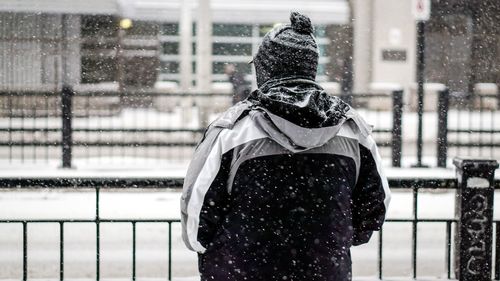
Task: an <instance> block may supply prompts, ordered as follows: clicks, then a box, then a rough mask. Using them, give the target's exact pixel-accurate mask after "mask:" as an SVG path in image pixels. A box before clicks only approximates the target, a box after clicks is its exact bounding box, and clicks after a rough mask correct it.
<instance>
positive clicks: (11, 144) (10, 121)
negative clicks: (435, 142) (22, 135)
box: [8, 92, 13, 163]
mask: <svg viewBox="0 0 500 281" xmlns="http://www.w3.org/2000/svg"><path fill="white" fill-rule="evenodd" d="M12 99H13V96H12V92H10V93H9V103H8V106H9V162H10V163H12V146H13V142H12V114H13V110H12Z"/></svg>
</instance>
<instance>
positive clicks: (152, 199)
mask: <svg viewBox="0 0 500 281" xmlns="http://www.w3.org/2000/svg"><path fill="white" fill-rule="evenodd" d="M179 199H180V192H178V191H158V190H155V191H146V190H134V191H125V192H124V191H120V192H117V191H113V190H108V191H106V190H103V191H102V192H101V196H100V201H101V218H106V219H109V218H115V219H119V218H127V219H134V218H136V219H139V218H148V219H149V218H178V217H179ZM499 200H500V197H499V196H498V194H497V196H496V200H495V218H498V217H499V214H500V213H499V211H500V201H499ZM94 202H95V193H94V192H92V191H79V192H76V191H72V190H57V191H54V190H46V189H44V190H23V191H14V192H12V191H11V192H6V191H2V192H1V193H0V214H2V219H16V218H17V219H20V218H31V219H57V218H65V219H93V218H94V216H95V209H94V207H95V206H94ZM411 206H412V195H411V193H408V192H399V191H398V192H394V194H393V200H392V204H391V207H390V209H389V215H388V217H389V218H411V215H412V209H411ZM453 207H454V193H453V192H429V193H426V192H423V193H422V194H420V197H419V217H420V218H452V217H453V216H454V214H453V210H454V208H453ZM58 231H59V226H58V224H53V223H46V224H29V226H28V264H29V276H30V278H31V277H32V278H49V277H56V276H58V266H59V259H58V258H59V244H58V243H59V234H58V233H59V232H58ZM0 233H1V236H0V249H1V250H0V279H4V278H20V277H21V274H22V267H21V266H22V265H21V264H22V263H21V262H22V227H21V225H20V224H0ZM64 234H65V276H67V277H68V278H92V277H93V276H94V275H95V225H94V224H85V223H73V224H67V225H65V230H64ZM131 239H132V232H131V224H129V223H102V224H101V276H103V277H104V278H106V277H108V278H120V277H121V278H125V277H128V276H130V274H131V272H132V268H131V266H132V241H131ZM167 241H168V229H167V225H166V224H160V223H144V224H138V225H137V275H138V276H140V277H150V278H151V277H158V278H159V277H164V276H166V274H167ZM377 241H378V236H377V235H374V237H373V238H372V241H371V242H370V243H369V244H367V245H364V246H360V247H355V248H353V249H352V255H353V271H354V275H355V276H365V277H369V276H375V275H376V272H377ZM172 251H173V252H172V258H173V274H174V276H176V277H187V276H195V275H196V273H197V267H196V255H195V254H194V253H192V252H189V251H187V250H186V249H185V248H184V246H183V244H182V241H181V237H180V225H179V224H174V225H173V250H172ZM383 260H384V274H385V276H388V277H389V276H410V272H411V224H410V223H387V224H386V225H385V227H384V259H383ZM444 268H445V225H444V224H441V223H422V224H419V226H418V272H419V275H420V276H434V277H440V276H441V277H442V276H443V274H444V272H445V271H444Z"/></svg>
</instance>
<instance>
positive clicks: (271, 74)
mask: <svg viewBox="0 0 500 281" xmlns="http://www.w3.org/2000/svg"><path fill="white" fill-rule="evenodd" d="M291 20H292V25H291V26H290V25H285V26H282V27H278V28H275V29H273V30H272V31H270V33H268V34H267V35H266V37H265V38H264V42H263V43H262V45H261V47H260V48H259V52H258V54H257V55H256V56H255V58H254V64H255V68H256V72H257V83H258V85H259V89H258V90H256V91H254V92H253V93H252V94H251V95H250V97H249V98H248V99H247V100H245V101H243V102H240V103H238V104H237V105H235V106H233V107H232V108H231V109H229V110H228V111H227V112H226V113H224V114H223V115H222V116H221V117H220V118H219V119H218V120H216V121H215V122H214V123H212V124H211V126H210V127H209V128H208V129H207V132H206V133H205V136H204V139H203V140H202V142H201V143H200V145H199V146H198V147H197V150H196V153H195V156H194V158H193V161H192V163H191V165H190V168H189V170H188V174H187V176H186V180H185V183H184V192H183V196H182V202H181V205H182V206H181V208H182V222H183V238H184V241H185V243H186V245H187V247H188V248H190V249H191V250H194V251H197V252H198V253H199V270H200V275H201V278H202V280H216V281H225V280H238V281H239V280H266V281H267V280H335V281H337V280H350V279H351V260H350V253H349V249H350V247H351V246H352V245H358V244H362V243H366V242H367V241H368V240H369V238H370V236H371V234H372V232H373V231H374V230H378V229H379V228H380V227H381V225H382V223H383V221H384V216H385V213H386V208H387V204H388V202H389V189H388V187H387V181H386V179H385V177H384V176H383V173H382V171H381V169H380V158H379V156H378V152H377V148H376V145H375V143H374V141H373V139H372V138H371V136H370V131H371V128H370V127H369V126H367V125H366V123H365V122H364V121H363V120H362V118H360V117H359V115H358V114H357V113H356V112H355V111H354V110H353V109H351V108H350V107H349V106H348V105H347V104H345V103H343V102H342V101H341V100H339V99H338V98H335V97H332V96H329V95H328V94H327V93H325V92H324V91H323V90H322V88H321V87H320V86H318V85H317V84H316V83H315V82H314V79H315V75H316V67H317V61H318V53H317V46H316V43H315V41H314V37H313V36H312V26H311V23H310V21H309V19H308V18H307V17H305V16H302V15H300V14H297V13H293V14H292V16H291Z"/></svg>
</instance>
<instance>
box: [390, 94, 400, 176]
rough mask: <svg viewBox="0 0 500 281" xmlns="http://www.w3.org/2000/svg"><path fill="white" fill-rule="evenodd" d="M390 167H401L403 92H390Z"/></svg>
mask: <svg viewBox="0 0 500 281" xmlns="http://www.w3.org/2000/svg"><path fill="white" fill-rule="evenodd" d="M392 105H393V109H392V110H393V111H392V145H391V147H392V166H393V167H401V150H402V143H403V138H402V118H403V91H401V90H400V91H394V92H392Z"/></svg>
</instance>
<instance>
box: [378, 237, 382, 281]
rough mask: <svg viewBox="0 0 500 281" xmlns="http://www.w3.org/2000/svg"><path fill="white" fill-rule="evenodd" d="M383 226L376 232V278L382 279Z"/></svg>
mask: <svg viewBox="0 0 500 281" xmlns="http://www.w3.org/2000/svg"><path fill="white" fill-rule="evenodd" d="M382 235H383V228H380V230H379V232H378V279H380V280H382V277H383V274H382V267H383V256H382V249H383V244H382V243H383V236H382Z"/></svg>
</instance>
